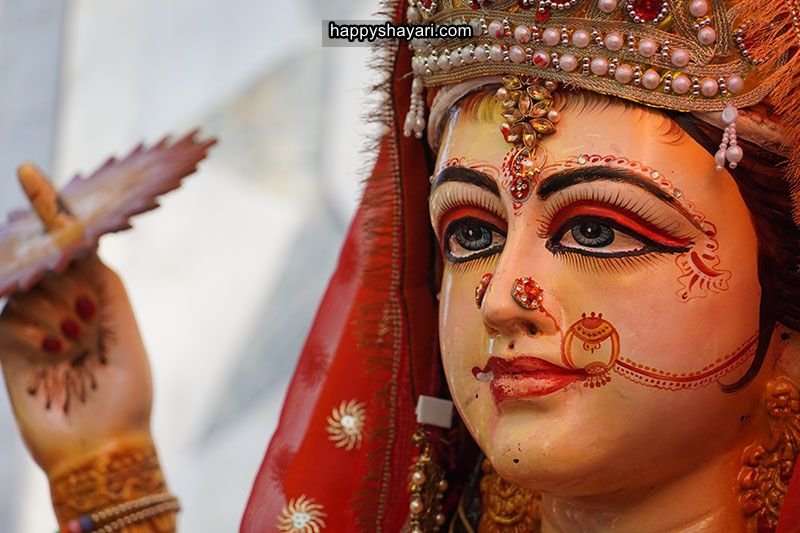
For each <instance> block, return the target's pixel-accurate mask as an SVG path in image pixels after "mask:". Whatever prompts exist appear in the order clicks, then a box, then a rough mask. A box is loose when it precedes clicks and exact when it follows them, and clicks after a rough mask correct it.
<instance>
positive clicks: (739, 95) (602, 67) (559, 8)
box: [409, 0, 768, 111]
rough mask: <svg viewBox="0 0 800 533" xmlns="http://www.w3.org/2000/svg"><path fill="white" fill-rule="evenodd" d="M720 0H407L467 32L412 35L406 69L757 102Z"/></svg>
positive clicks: (741, 31) (699, 106) (743, 37)
mask: <svg viewBox="0 0 800 533" xmlns="http://www.w3.org/2000/svg"><path fill="white" fill-rule="evenodd" d="M726 5H729V4H726V3H725V2H722V1H719V0H514V1H508V0H505V1H491V2H490V1H488V0H472V1H467V0H439V1H438V2H434V1H428V0H414V1H412V5H411V6H410V7H409V12H410V13H411V12H412V11H414V10H416V13H415V14H414V15H413V16H412V18H413V19H415V20H420V21H422V22H436V23H437V24H464V23H466V24H469V25H470V26H472V28H473V37H472V38H471V39H467V40H463V39H462V40H422V39H420V40H415V41H413V42H412V47H413V48H414V50H415V54H414V58H413V60H412V68H413V70H414V74H415V76H416V77H418V78H420V79H421V80H423V82H424V85H425V86H428V87H436V86H440V85H446V84H450V83H456V82H458V81H461V80H463V79H467V78H472V77H476V76H482V75H497V74H517V75H534V76H539V77H542V78H546V79H552V80H554V81H560V82H565V83H568V84H571V85H575V86H578V87H582V88H585V89H589V90H593V91H596V92H600V93H605V94H610V95H613V96H619V97H622V98H627V99H630V100H634V101H637V102H640V103H644V104H648V105H653V106H656V107H665V108H669V109H674V110H679V111H721V110H723V109H724V108H725V106H726V105H727V104H730V105H733V106H734V107H744V106H748V105H752V104H755V103H757V102H758V101H760V100H761V99H762V98H763V97H764V96H765V94H766V92H767V90H768V87H767V86H765V85H764V84H759V83H757V82H753V81H752V75H753V74H754V73H757V70H758V69H757V64H756V63H757V62H756V61H755V60H754V59H753V54H752V53H751V52H750V51H749V50H748V47H747V44H746V43H747V26H746V24H744V22H743V21H740V19H742V17H739V16H738V15H737V10H736V9H735V7H726Z"/></svg>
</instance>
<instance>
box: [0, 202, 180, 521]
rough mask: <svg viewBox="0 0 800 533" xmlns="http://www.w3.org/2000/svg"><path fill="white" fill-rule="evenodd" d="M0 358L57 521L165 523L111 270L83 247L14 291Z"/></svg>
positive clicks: (1, 321)
mask: <svg viewBox="0 0 800 533" xmlns="http://www.w3.org/2000/svg"><path fill="white" fill-rule="evenodd" d="M37 211H39V208H37ZM0 364H2V369H3V375H4V378H5V382H6V386H7V388H8V392H9V396H10V398H11V403H12V406H13V409H14V414H15V417H16V419H17V423H18V425H19V428H20V432H21V433H22V437H23V439H24V440H25V443H26V445H27V447H28V449H29V450H30V451H31V454H32V455H33V458H34V459H35V460H36V462H37V463H38V464H39V466H41V467H42V469H43V470H44V471H45V473H46V474H47V476H48V479H49V481H50V490H51V495H52V498H53V506H54V509H55V512H56V516H57V518H58V521H59V524H60V526H61V528H62V530H64V531H69V532H72V531H94V530H95V529H98V528H100V527H105V526H106V525H108V526H110V527H111V528H112V529H111V530H112V531H136V532H139V531H141V532H146V531H157V532H168V531H174V530H175V516H176V513H177V510H178V504H177V500H176V499H175V498H174V497H173V496H172V495H171V494H170V493H169V491H168V488H167V485H166V482H165V480H164V476H163V474H162V472H161V468H160V465H159V462H158V457H157V455H156V451H155V448H154V446H153V440H152V438H151V434H150V412H151V406H152V382H151V376H150V367H149V364H148V361H147V355H146V352H145V349H144V346H143V344H142V341H141V337H140V334H139V330H138V327H137V325H136V320H135V318H134V315H133V311H132V309H131V306H130V302H129V300H128V297H127V294H126V292H125V289H124V287H123V285H122V282H121V280H120V279H119V277H118V276H117V275H116V274H115V273H114V272H112V271H111V270H110V269H108V268H107V267H106V266H105V265H103V263H102V262H101V261H100V260H99V259H98V258H97V256H95V255H91V256H89V257H86V258H84V259H81V260H79V261H76V262H75V263H74V264H73V265H71V266H70V267H69V268H68V269H67V270H66V271H65V272H63V273H62V274H58V275H53V276H50V277H47V278H46V279H44V280H43V281H41V282H40V283H39V284H38V285H37V286H36V287H34V288H33V289H32V290H31V291H28V292H26V293H18V294H16V295H14V296H13V297H12V298H11V299H10V300H9V301H8V303H7V305H6V307H5V308H4V309H3V312H2V315H0ZM81 520H83V525H84V526H85V527H83V528H81V529H78V525H77V524H79V523H80V521H81ZM90 520H91V522H92V527H89V524H88V521H90Z"/></svg>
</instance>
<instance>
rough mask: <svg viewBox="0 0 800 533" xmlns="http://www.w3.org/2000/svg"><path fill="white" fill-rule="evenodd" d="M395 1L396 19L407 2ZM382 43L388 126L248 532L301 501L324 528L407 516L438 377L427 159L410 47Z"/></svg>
mask: <svg viewBox="0 0 800 533" xmlns="http://www.w3.org/2000/svg"><path fill="white" fill-rule="evenodd" d="M390 9H391V10H392V13H391V16H392V18H393V19H394V20H397V21H399V20H401V16H402V13H403V12H404V11H403V10H404V7H403V5H402V2H399V3H394V5H393V6H390ZM387 46H389V47H391V48H389V49H386V50H383V51H382V52H379V53H384V54H385V57H384V58H383V61H384V63H385V64H384V65H383V66H384V67H385V68H387V69H388V71H389V72H390V73H391V75H390V77H389V78H388V80H387V84H386V85H385V86H384V87H383V89H384V90H385V91H386V95H387V97H388V101H387V103H386V109H383V110H378V113H379V114H382V115H383V116H381V117H380V118H381V119H382V120H383V122H385V124H386V126H387V129H386V132H385V134H384V136H383V137H382V139H381V141H380V145H379V152H378V158H377V162H376V164H375V167H374V170H373V172H372V174H371V176H370V177H369V178H368V180H367V182H366V185H365V191H364V195H363V198H362V201H361V203H360V206H359V209H358V211H357V214H356V217H355V219H354V221H353V223H352V226H351V228H350V230H349V233H348V236H347V239H346V242H345V244H344V248H343V249H342V252H341V255H340V258H339V264H338V266H337V268H336V271H335V274H334V275H333V278H332V279H331V281H330V284H329V287H328V289H327V292H326V294H325V296H324V298H323V300H322V303H321V305H320V307H319V310H318V312H317V316H316V318H315V321H314V325H313V327H312V329H311V331H310V333H309V337H308V340H307V341H306V344H305V347H304V348H303V351H302V355H301V356H300V359H299V361H298V364H297V368H296V370H295V374H294V377H293V378H292V381H291V384H290V387H289V391H288V394H287V396H286V399H285V403H284V406H283V410H282V414H281V417H280V421H279V423H278V427H277V429H276V432H275V434H274V436H273V438H272V441H271V442H270V445H269V448H268V450H267V453H266V456H265V458H264V461H263V463H262V465H261V468H260V469H259V472H258V475H257V477H256V480H255V483H254V485H253V490H252V494H251V497H250V501H249V503H248V505H247V509H246V511H245V514H244V517H243V520H242V526H241V529H242V531H244V532H246V533H249V532H253V533H255V532H259V533H260V532H264V531H273V530H275V528H276V527H279V522H280V520H281V518H284V519H286V518H287V517H288V518H291V516H292V515H291V511H292V510H301V511H302V510H303V509H305V510H306V511H310V512H311V514H312V515H313V516H314V517H316V518H317V519H318V520H321V521H322V523H324V525H325V528H326V530H329V531H342V532H344V531H399V530H400V528H401V527H402V525H403V523H404V522H405V520H406V515H407V511H408V495H407V492H406V491H407V482H408V472H409V467H410V466H411V463H412V460H413V455H414V452H415V449H414V447H413V446H412V442H411V436H412V434H413V432H414V430H415V429H416V421H415V415H414V402H415V401H416V397H417V395H419V394H427V395H433V396H438V395H439V394H438V393H439V388H440V385H441V383H440V382H441V380H440V377H439V376H440V370H439V366H440V365H439V363H438V341H437V338H436V331H437V315H436V300H435V290H434V289H433V284H434V282H435V276H434V270H435V268H434V267H435V258H434V254H433V252H434V250H435V248H434V244H433V243H434V240H433V237H432V231H431V229H430V227H429V226H430V223H429V222H428V207H427V194H428V189H429V187H430V183H429V181H428V176H429V175H430V170H431V169H430V163H429V160H428V155H427V153H426V150H425V147H424V143H423V142H420V141H419V140H418V139H415V138H413V137H412V138H410V139H409V138H406V137H404V136H403V135H402V131H401V129H402V120H401V119H399V118H398V117H399V116H400V113H401V112H402V111H401V110H403V109H404V108H406V107H407V106H408V101H409V97H410V89H411V79H410V77H408V74H409V73H410V71H411V68H410V64H411V63H410V60H411V58H410V53H409V50H408V48H407V46H398V45H397V43H390V44H388V45H387ZM347 402H351V404H350V406H351V407H352V406H353V405H358V406H359V407H362V408H363V409H362V410H361V411H360V413H361V414H362V416H363V431H361V434H362V435H361V440H360V442H358V444H354V445H353V446H352V448H351V449H349V450H348V449H347V446H337V445H336V444H337V441H335V440H334V439H333V437H334V435H333V434H332V433H331V431H330V429H329V428H331V419H332V420H333V421H334V422H335V421H336V417H335V416H333V412H334V410H335V409H337V408H339V407H340V406H342V405H343V404H346V403H347ZM346 407H347V406H346V405H345V408H344V409H343V410H344V411H347V409H346ZM355 412H358V410H356V411H355ZM341 414H342V413H341V411H340V413H339V415H341ZM340 418H341V417H340ZM334 425H335V424H334ZM339 443H341V441H339ZM309 502H312V503H309ZM318 523H319V522H318Z"/></svg>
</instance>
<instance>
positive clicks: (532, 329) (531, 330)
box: [527, 322, 539, 335]
mask: <svg viewBox="0 0 800 533" xmlns="http://www.w3.org/2000/svg"><path fill="white" fill-rule="evenodd" d="M527 330H528V335H538V334H539V330H538V329H536V325H535V324H532V323H530V322H528V324H527Z"/></svg>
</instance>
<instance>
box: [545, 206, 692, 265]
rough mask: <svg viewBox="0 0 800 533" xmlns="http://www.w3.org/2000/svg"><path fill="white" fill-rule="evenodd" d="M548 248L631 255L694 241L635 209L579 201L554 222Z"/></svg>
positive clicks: (673, 249)
mask: <svg viewBox="0 0 800 533" xmlns="http://www.w3.org/2000/svg"><path fill="white" fill-rule="evenodd" d="M549 234H550V235H551V236H550V238H549V239H548V240H547V245H546V246H547V248H548V249H549V250H550V251H551V252H553V253H558V252H572V253H577V254H581V255H588V256H595V257H627V256H634V255H643V254H647V253H650V252H665V253H682V252H685V251H687V250H688V249H689V247H690V246H691V244H692V242H691V240H690V239H688V238H679V237H674V236H672V235H670V234H668V233H667V232H666V231H665V230H663V229H661V228H659V227H658V226H656V225H655V224H653V223H651V222H648V221H647V220H645V219H643V218H642V217H641V216H639V215H638V214H636V213H634V212H630V211H623V210H619V209H617V208H615V207H612V206H601V205H586V204H575V205H573V206H570V207H567V208H566V209H564V210H563V211H562V212H560V213H559V214H558V215H556V217H555V218H554V219H553V221H552V222H551V224H550V227H549Z"/></svg>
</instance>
